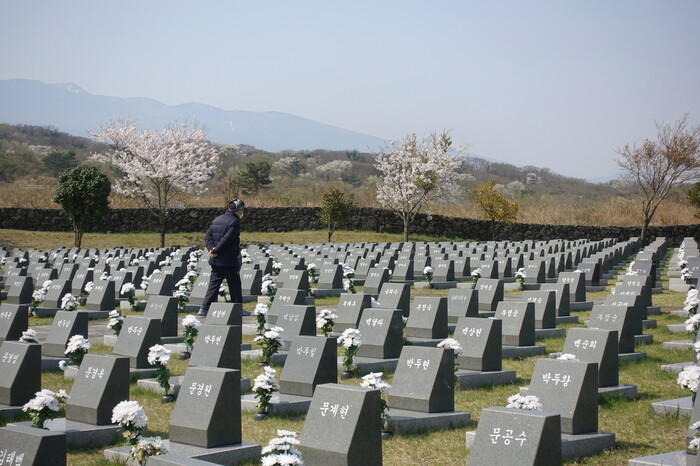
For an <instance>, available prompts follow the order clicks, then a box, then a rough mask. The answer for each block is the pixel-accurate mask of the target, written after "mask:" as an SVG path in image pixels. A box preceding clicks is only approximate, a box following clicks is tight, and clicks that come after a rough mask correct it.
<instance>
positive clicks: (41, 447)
mask: <svg viewBox="0 0 700 466" xmlns="http://www.w3.org/2000/svg"><path fill="white" fill-rule="evenodd" d="M0 445H1V446H2V453H3V456H2V457H0V458H1V459H2V461H7V460H9V461H10V462H9V463H6V464H12V465H21V464H31V465H33V466H65V465H66V464H67V462H66V452H67V449H66V434H65V433H63V432H52V431H50V430H45V429H37V428H36V427H31V426H25V425H21V426H18V425H14V426H7V427H2V428H0Z"/></svg>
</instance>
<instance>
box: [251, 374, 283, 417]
mask: <svg viewBox="0 0 700 466" xmlns="http://www.w3.org/2000/svg"><path fill="white" fill-rule="evenodd" d="M276 373H277V371H276V370H275V369H273V368H272V367H270V366H264V367H263V372H262V374H260V375H258V376H257V377H255V379H254V380H253V392H254V393H255V398H257V399H258V412H259V413H266V412H267V407H268V406H269V405H270V399H271V398H272V393H273V392H274V391H275V390H278V389H279V386H278V385H277V380H275V374H276Z"/></svg>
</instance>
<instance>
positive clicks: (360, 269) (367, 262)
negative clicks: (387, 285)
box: [355, 258, 375, 280]
mask: <svg viewBox="0 0 700 466" xmlns="http://www.w3.org/2000/svg"><path fill="white" fill-rule="evenodd" d="M374 263H375V262H374V260H373V259H368V258H362V259H359V260H358V261H357V266H356V267H355V278H356V279H359V280H365V279H366V278H367V273H368V272H369V269H371V268H372V267H374Z"/></svg>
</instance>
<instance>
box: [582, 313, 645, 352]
mask: <svg viewBox="0 0 700 466" xmlns="http://www.w3.org/2000/svg"><path fill="white" fill-rule="evenodd" d="M588 328H599V329H604V330H616V331H617V338H618V351H619V352H620V353H621V354H625V353H634V340H635V338H634V336H635V335H636V334H637V333H636V332H639V333H641V319H639V318H637V316H635V315H634V311H633V310H631V308H629V307H621V306H609V305H604V304H597V305H595V306H593V312H591V320H590V321H589V322H588Z"/></svg>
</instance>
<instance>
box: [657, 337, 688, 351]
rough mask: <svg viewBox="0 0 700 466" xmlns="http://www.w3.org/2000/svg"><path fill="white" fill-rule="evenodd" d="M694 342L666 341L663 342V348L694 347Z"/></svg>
mask: <svg viewBox="0 0 700 466" xmlns="http://www.w3.org/2000/svg"><path fill="white" fill-rule="evenodd" d="M693 345H694V343H693V342H692V341H690V340H676V341H665V342H663V343H662V344H661V346H662V347H663V349H666V350H676V351H683V350H689V349H693Z"/></svg>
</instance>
